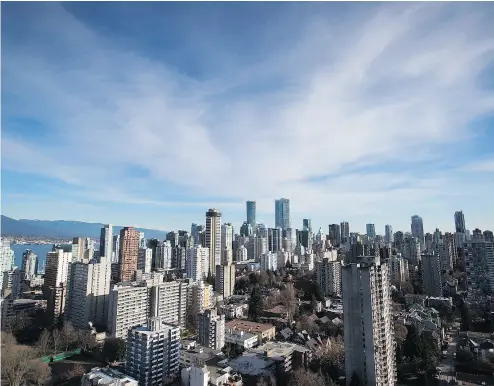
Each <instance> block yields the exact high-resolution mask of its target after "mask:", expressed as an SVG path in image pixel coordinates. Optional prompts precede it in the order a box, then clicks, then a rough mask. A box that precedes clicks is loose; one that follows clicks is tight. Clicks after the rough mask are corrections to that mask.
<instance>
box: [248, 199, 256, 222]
mask: <svg viewBox="0 0 494 386" xmlns="http://www.w3.org/2000/svg"><path fill="white" fill-rule="evenodd" d="M246 204H247V205H246V206H247V224H250V226H251V227H252V228H254V227H255V226H256V202H255V201H247V203H246Z"/></svg>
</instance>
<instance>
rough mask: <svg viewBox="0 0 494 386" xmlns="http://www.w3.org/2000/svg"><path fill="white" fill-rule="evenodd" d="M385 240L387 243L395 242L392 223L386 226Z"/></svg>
mask: <svg viewBox="0 0 494 386" xmlns="http://www.w3.org/2000/svg"><path fill="white" fill-rule="evenodd" d="M384 242H385V243H386V244H392V243H393V242H394V237H393V227H392V226H391V225H386V226H385V227H384Z"/></svg>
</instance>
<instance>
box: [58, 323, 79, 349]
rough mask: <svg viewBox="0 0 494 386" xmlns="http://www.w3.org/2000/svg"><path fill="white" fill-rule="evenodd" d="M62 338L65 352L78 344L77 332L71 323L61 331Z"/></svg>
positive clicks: (64, 325) (65, 325) (65, 324)
mask: <svg viewBox="0 0 494 386" xmlns="http://www.w3.org/2000/svg"><path fill="white" fill-rule="evenodd" d="M60 338H61V340H62V344H63V346H64V348H65V351H69V348H71V346H73V344H74V343H76V342H77V331H76V329H75V328H74V326H73V325H72V323H70V322H65V323H64V324H63V327H62V329H61V330H60Z"/></svg>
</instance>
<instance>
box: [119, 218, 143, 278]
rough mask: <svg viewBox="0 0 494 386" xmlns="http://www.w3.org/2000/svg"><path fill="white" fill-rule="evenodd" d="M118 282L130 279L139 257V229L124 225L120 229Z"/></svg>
mask: <svg viewBox="0 0 494 386" xmlns="http://www.w3.org/2000/svg"><path fill="white" fill-rule="evenodd" d="M119 253H120V256H119V260H118V264H119V275H118V281H119V282H128V281H132V280H134V278H135V272H136V271H137V261H138V259H139V231H138V230H137V229H135V228H132V227H125V228H123V229H122V230H121V231H120V248H119Z"/></svg>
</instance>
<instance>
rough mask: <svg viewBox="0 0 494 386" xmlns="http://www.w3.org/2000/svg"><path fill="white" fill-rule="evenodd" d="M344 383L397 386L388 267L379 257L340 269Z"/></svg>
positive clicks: (366, 259)
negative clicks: (353, 380)
mask: <svg viewBox="0 0 494 386" xmlns="http://www.w3.org/2000/svg"><path fill="white" fill-rule="evenodd" d="M342 287H343V314H344V320H345V321H346V322H345V323H344V329H345V331H344V340H345V373H346V384H347V385H350V384H351V381H352V378H353V377H354V376H355V375H356V376H357V378H358V380H359V383H360V384H363V385H376V386H393V385H395V384H396V362H395V346H394V345H395V342H394V331H393V316H392V310H391V293H390V283H389V278H388V267H387V265H386V264H385V263H381V262H380V259H379V257H373V256H372V257H363V258H362V259H361V260H360V262H359V263H350V264H344V265H343V266H342Z"/></svg>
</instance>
